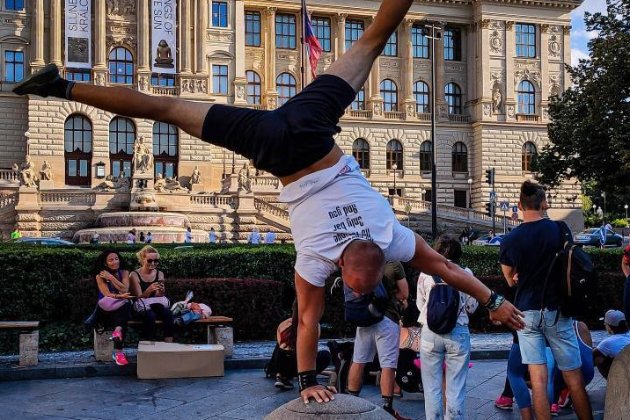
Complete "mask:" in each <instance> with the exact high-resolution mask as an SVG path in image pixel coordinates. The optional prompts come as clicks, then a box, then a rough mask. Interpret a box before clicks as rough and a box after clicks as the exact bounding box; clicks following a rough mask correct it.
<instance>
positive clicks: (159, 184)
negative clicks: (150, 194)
mask: <svg viewBox="0 0 630 420" xmlns="http://www.w3.org/2000/svg"><path fill="white" fill-rule="evenodd" d="M153 188H154V189H155V191H157V192H164V190H165V189H166V181H165V180H164V177H162V174H157V178H155V182H154V183H153Z"/></svg>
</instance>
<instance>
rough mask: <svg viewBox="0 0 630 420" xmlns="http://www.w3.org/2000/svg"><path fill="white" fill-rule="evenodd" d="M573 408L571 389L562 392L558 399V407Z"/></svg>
mask: <svg viewBox="0 0 630 420" xmlns="http://www.w3.org/2000/svg"><path fill="white" fill-rule="evenodd" d="M570 406H571V394H570V393H569V388H565V389H563V390H562V391H561V392H560V397H559V398H558V407H560V408H567V407H570Z"/></svg>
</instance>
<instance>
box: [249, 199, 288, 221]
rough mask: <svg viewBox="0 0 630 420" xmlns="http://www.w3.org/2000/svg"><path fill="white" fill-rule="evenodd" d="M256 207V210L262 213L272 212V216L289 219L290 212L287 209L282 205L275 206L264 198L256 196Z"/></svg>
mask: <svg viewBox="0 0 630 420" xmlns="http://www.w3.org/2000/svg"><path fill="white" fill-rule="evenodd" d="M254 207H255V208H256V210H258V211H260V212H262V213H267V214H271V215H272V216H276V217H279V218H281V219H283V220H287V221H288V220H289V212H288V211H287V210H284V209H281V208H280V207H277V206H274V205H273V204H269V203H267V202H266V201H264V200H260V199H258V198H255V199H254Z"/></svg>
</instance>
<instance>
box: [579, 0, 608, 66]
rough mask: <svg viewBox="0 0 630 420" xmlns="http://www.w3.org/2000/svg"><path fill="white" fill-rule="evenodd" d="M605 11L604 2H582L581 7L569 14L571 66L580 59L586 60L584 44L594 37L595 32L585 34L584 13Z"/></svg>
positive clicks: (598, 0) (591, 0)
mask: <svg viewBox="0 0 630 420" xmlns="http://www.w3.org/2000/svg"><path fill="white" fill-rule="evenodd" d="M605 11H606V0H584V2H583V3H582V5H581V6H580V7H578V8H577V9H575V10H574V11H573V12H571V26H572V30H571V64H572V65H576V64H577V62H578V60H579V59H580V58H588V48H587V46H586V44H587V43H588V41H589V40H590V39H592V38H594V37H595V36H597V33H595V32H587V31H586V30H585V28H584V12H590V13H596V12H605Z"/></svg>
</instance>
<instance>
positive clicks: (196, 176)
mask: <svg viewBox="0 0 630 420" xmlns="http://www.w3.org/2000/svg"><path fill="white" fill-rule="evenodd" d="M200 183H201V171H200V170H199V166H195V170H194V171H193V173H192V176H191V177H190V185H195V184H200Z"/></svg>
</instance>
